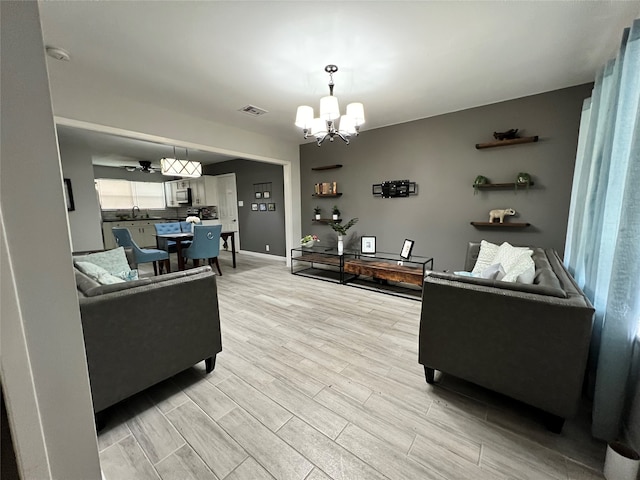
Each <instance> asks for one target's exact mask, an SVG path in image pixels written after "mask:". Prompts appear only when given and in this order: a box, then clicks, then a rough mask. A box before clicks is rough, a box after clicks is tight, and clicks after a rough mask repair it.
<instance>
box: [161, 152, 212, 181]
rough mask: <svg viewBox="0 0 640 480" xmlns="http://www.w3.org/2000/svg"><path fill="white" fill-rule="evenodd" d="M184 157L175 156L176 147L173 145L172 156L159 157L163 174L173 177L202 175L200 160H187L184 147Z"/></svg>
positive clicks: (187, 153) (187, 155) (187, 154)
mask: <svg viewBox="0 0 640 480" xmlns="http://www.w3.org/2000/svg"><path fill="white" fill-rule="evenodd" d="M185 152H186V157H187V158H186V159H184V160H182V159H179V158H178V157H177V156H176V147H173V158H172V157H164V158H161V159H160V166H161V168H162V174H163V175H173V176H175V177H192V178H194V177H199V176H201V175H202V165H201V164H200V162H193V161H191V160H189V152H188V151H187V149H186V148H185Z"/></svg>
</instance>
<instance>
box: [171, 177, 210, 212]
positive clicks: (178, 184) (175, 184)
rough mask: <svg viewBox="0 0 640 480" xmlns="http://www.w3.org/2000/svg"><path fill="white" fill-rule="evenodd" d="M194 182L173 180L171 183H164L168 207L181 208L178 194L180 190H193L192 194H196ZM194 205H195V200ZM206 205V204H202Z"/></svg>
mask: <svg viewBox="0 0 640 480" xmlns="http://www.w3.org/2000/svg"><path fill="white" fill-rule="evenodd" d="M194 183H195V182H194V180H171V181H169V182H164V198H165V200H166V201H167V207H179V206H180V203H178V198H177V194H176V192H177V191H178V190H185V189H187V188H191V189H192V192H191V194H192V195H193V194H194V191H193V190H194V188H195V185H194ZM193 204H194V205H195V204H196V203H195V200H193ZM202 205H205V204H202Z"/></svg>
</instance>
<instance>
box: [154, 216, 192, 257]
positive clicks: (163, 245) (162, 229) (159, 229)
mask: <svg viewBox="0 0 640 480" xmlns="http://www.w3.org/2000/svg"><path fill="white" fill-rule="evenodd" d="M184 223H188V222H184ZM181 224H182V222H166V223H154V224H153V226H154V228H155V229H156V235H164V234H167V233H182V232H184V231H185V230H182V225H181ZM189 225H191V224H189ZM189 231H190V230H189ZM181 243H182V247H183V248H184V247H188V246H189V245H191V240H182V241H181ZM156 245H157V247H158V248H159V249H161V250H165V251H166V252H167V253H173V252H175V251H176V242H175V240H169V239H167V238H160V237H156Z"/></svg>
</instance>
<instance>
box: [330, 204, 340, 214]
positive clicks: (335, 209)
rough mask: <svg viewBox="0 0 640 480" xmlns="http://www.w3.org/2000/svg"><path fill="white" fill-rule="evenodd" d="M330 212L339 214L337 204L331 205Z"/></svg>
mask: <svg viewBox="0 0 640 480" xmlns="http://www.w3.org/2000/svg"><path fill="white" fill-rule="evenodd" d="M331 213H333V214H334V215H338V216H340V210H339V209H338V206H337V205H334V206H333V210H332V211H331Z"/></svg>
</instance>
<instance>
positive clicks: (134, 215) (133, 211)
mask: <svg viewBox="0 0 640 480" xmlns="http://www.w3.org/2000/svg"><path fill="white" fill-rule="evenodd" d="M136 209H137V210H138V212H140V207H138V206H137V205H134V206H133V208H132V209H131V217H132V218H136Z"/></svg>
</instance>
